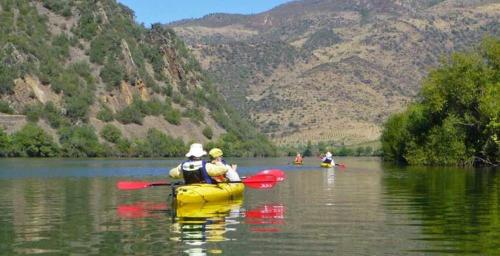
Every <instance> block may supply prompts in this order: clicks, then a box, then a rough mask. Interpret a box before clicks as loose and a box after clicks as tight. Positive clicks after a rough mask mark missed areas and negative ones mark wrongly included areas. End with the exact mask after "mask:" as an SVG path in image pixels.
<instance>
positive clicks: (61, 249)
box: [0, 158, 500, 255]
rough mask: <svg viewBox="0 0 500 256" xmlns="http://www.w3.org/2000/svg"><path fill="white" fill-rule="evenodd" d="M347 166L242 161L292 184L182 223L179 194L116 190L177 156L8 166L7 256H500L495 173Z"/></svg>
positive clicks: (0, 241) (2, 241) (369, 163)
mask: <svg viewBox="0 0 500 256" xmlns="http://www.w3.org/2000/svg"><path fill="white" fill-rule="evenodd" d="M339 160H340V161H341V162H344V163H346V165H347V168H345V169H337V168H336V169H321V168H318V167H316V165H317V163H316V161H317V160H316V159H306V160H305V163H306V165H305V166H302V167H294V166H290V165H287V162H290V159H236V160H234V161H233V162H236V163H238V164H239V171H240V173H243V174H245V175H249V174H251V173H255V172H257V171H259V170H262V169H266V168H269V167H273V168H281V169H283V170H285V171H286V174H287V179H286V180H285V181H284V182H282V183H280V184H279V185H277V186H276V187H275V188H273V189H270V190H255V189H250V188H248V189H247V190H246V191H245V197H244V200H243V202H234V203H232V204H224V205H204V206H196V207H198V208H193V209H178V212H177V214H178V215H186V216H187V217H183V218H179V217H175V214H176V213H175V212H176V211H175V209H172V206H171V205H170V204H169V203H168V194H169V192H170V189H169V188H168V187H156V188H149V189H144V190H135V191H119V190H117V189H116V188H115V184H116V181H118V180H151V181H154V180H158V179H162V178H163V179H164V178H165V173H166V170H167V168H169V167H173V166H175V163H177V162H178V160H57V159H56V160H36V159H35V160H32V159H3V160H0V187H1V188H2V191H1V193H0V254H2V255H27V254H39V255H44V254H45V255H68V254H71V255H132V254H136V255H220V254H223V255H334V254H335V255H455V254H470V255H500V178H499V176H500V175H498V174H497V172H496V171H494V170H470V169H467V170H465V169H442V168H441V169H437V168H435V169H431V168H427V169H426V168H404V169H402V168H398V167H393V166H385V165H382V163H381V162H380V161H379V160H378V159H373V158H370V159H365V158H344V159H339ZM189 217H191V218H189Z"/></svg>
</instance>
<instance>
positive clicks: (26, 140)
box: [12, 124, 58, 157]
mask: <svg viewBox="0 0 500 256" xmlns="http://www.w3.org/2000/svg"><path fill="white" fill-rule="evenodd" d="M12 152H13V155H14V156H21V157H27V156H29V157H53V156H56V155H57V153H58V147H57V145H56V144H55V143H54V141H53V139H52V137H51V136H49V135H48V134H47V133H45V131H44V130H43V129H42V128H40V127H38V126H37V125H35V124H27V125H25V126H24V127H23V128H22V129H21V130H19V131H18V132H16V133H14V134H13V135H12Z"/></svg>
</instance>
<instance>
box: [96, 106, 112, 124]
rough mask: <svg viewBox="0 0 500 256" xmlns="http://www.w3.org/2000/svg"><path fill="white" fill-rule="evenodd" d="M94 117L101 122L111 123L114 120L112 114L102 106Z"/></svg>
mask: <svg viewBox="0 0 500 256" xmlns="http://www.w3.org/2000/svg"><path fill="white" fill-rule="evenodd" d="M96 117H97V119H99V120H101V121H103V122H111V121H113V119H114V116H113V112H112V111H111V109H109V108H108V107H107V106H103V107H102V109H101V110H99V112H97V116H96Z"/></svg>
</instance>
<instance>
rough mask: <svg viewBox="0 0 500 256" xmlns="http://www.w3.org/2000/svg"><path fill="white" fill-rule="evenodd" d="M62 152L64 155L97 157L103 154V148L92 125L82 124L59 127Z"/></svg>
mask: <svg viewBox="0 0 500 256" xmlns="http://www.w3.org/2000/svg"><path fill="white" fill-rule="evenodd" d="M58 132H59V141H60V142H61V146H62V154H63V156H66V157H97V156H103V155H104V149H103V147H102V145H101V144H99V140H98V138H97V135H96V134H95V130H94V128H93V127H92V126H88V125H82V126H74V127H64V128H61V129H59V131H58Z"/></svg>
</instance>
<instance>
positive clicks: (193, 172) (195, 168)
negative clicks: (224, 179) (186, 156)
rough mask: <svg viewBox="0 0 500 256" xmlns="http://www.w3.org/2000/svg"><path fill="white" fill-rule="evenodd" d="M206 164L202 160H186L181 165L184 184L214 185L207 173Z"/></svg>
mask: <svg viewBox="0 0 500 256" xmlns="http://www.w3.org/2000/svg"><path fill="white" fill-rule="evenodd" d="M206 164H207V163H206V162H205V161H204V160H195V161H191V160H188V161H186V162H184V163H182V164H181V170H182V176H183V177H184V182H185V183H186V184H193V183H208V184H215V183H216V182H215V180H213V179H212V178H211V177H210V176H209V175H208V173H207V169H206Z"/></svg>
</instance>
